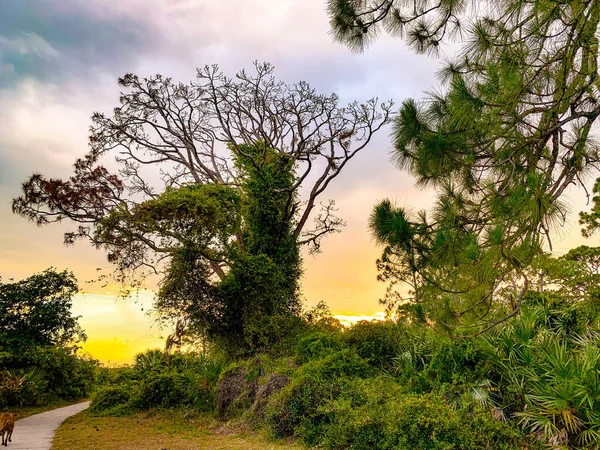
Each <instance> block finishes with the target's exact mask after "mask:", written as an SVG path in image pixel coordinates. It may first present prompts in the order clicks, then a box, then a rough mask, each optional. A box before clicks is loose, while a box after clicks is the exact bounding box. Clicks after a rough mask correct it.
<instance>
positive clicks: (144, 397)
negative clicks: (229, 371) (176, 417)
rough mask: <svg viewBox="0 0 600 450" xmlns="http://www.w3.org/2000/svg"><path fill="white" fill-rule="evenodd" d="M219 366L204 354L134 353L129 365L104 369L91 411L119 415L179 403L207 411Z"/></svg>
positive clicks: (154, 351)
mask: <svg viewBox="0 0 600 450" xmlns="http://www.w3.org/2000/svg"><path fill="white" fill-rule="evenodd" d="M223 366H224V363H223V362H222V361H220V360H219V359H217V358H207V357H206V356H204V355H199V354H194V353H174V354H169V353H166V352H163V351H161V350H148V351H146V352H144V353H140V354H138V355H136V357H135V363H134V365H133V366H131V367H127V368H114V369H105V370H104V372H103V375H102V387H101V388H100V389H99V390H98V391H97V393H96V394H95V396H94V397H93V399H92V411H93V412H94V414H99V415H115V414H119V415H120V414H126V413H129V412H132V411H136V410H147V409H152V408H173V407H183V406H186V407H193V408H195V409H196V410H197V411H210V410H212V409H213V405H214V391H215V387H216V382H217V380H218V378H219V374H220V373H221V370H222V368H223Z"/></svg>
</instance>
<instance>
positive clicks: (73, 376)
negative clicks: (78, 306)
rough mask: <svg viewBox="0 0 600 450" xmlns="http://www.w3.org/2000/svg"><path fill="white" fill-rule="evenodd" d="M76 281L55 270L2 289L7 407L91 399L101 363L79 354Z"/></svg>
mask: <svg viewBox="0 0 600 450" xmlns="http://www.w3.org/2000/svg"><path fill="white" fill-rule="evenodd" d="M76 292H77V281H76V280H75V278H74V276H73V274H72V273H70V272H67V271H63V272H57V271H56V270H54V269H47V270H46V271H44V272H42V273H40V274H35V275H32V276H31V277H29V278H27V279H25V280H21V281H18V282H14V283H6V284H0V316H1V317H0V370H2V375H1V376H0V391H1V395H0V397H1V400H0V401H1V402H2V403H3V405H6V406H16V405H18V406H37V405H44V404H47V403H48V402H52V401H55V400H57V399H63V400H77V399H80V398H84V397H87V396H88V395H89V394H90V393H91V392H92V390H93V389H94V388H95V384H96V374H97V370H98V362H97V361H95V360H93V359H91V358H89V357H87V356H81V355H79V354H78V348H77V346H76V345H75V344H76V343H77V342H79V341H81V340H85V334H84V332H83V330H82V329H81V328H80V327H79V324H78V322H77V321H78V317H74V316H73V315H72V313H71V305H72V297H73V295H74V294H75V293H76Z"/></svg>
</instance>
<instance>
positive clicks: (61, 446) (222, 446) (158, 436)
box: [52, 411, 302, 450]
mask: <svg viewBox="0 0 600 450" xmlns="http://www.w3.org/2000/svg"><path fill="white" fill-rule="evenodd" d="M74 448H76V449H78V450H97V449H99V448H110V449H111V450H155V449H156V450H189V449H194V450H209V449H214V450H233V449H244V450H283V449H289V450H301V449H302V447H300V446H298V445H296V444H293V443H285V442H273V441H270V440H269V439H267V438H266V437H265V436H263V435H261V434H258V433H256V432H252V431H250V430H248V429H242V428H236V427H231V426H228V425H224V424H222V423H219V422H216V421H215V420H213V419H210V418H206V417H203V416H200V415H198V414H196V413H193V412H186V411H174V412H171V411H169V412H153V413H143V414H136V415H134V416H128V417H93V416H91V415H90V414H89V413H88V412H83V413H81V414H77V415H76V416H73V417H71V418H69V419H67V421H66V422H64V423H63V424H62V425H61V426H60V427H59V429H58V431H57V432H56V437H55V438H54V444H53V446H52V450H71V449H74Z"/></svg>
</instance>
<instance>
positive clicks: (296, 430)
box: [265, 349, 372, 445]
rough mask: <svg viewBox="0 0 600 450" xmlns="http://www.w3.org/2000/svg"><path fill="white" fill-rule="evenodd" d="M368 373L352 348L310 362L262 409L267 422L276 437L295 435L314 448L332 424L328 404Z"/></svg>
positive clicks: (365, 363) (366, 366)
mask: <svg viewBox="0 0 600 450" xmlns="http://www.w3.org/2000/svg"><path fill="white" fill-rule="evenodd" d="M371 372H372V370H371V368H370V367H369V365H368V363H367V362H366V361H365V360H363V359H362V358H361V357H360V356H358V354H357V353H356V351H355V350H353V349H344V350H341V351H339V352H336V353H333V354H331V355H329V356H327V357H326V358H324V359H321V360H317V361H312V362H309V363H308V364H305V365H304V366H303V367H301V368H300V369H299V370H298V371H297V372H295V373H294V374H292V379H291V383H290V384H289V385H288V386H287V387H285V388H283V389H282V390H281V391H280V392H279V393H278V394H276V395H273V396H272V397H271V400H270V402H269V404H268V405H267V407H266V410H265V420H266V423H267V424H268V426H269V427H270V428H271V430H272V432H273V433H274V434H275V435H276V436H279V437H284V436H292V435H295V436H297V437H299V438H301V439H302V440H303V441H304V442H306V443H307V444H308V445H314V444H316V443H318V442H319V441H320V440H321V439H322V437H323V436H324V434H325V432H326V429H327V426H328V425H329V424H330V423H331V414H332V412H331V411H330V409H329V407H328V405H330V404H331V402H332V401H333V400H335V399H336V398H337V397H338V396H340V395H342V393H343V392H344V391H345V390H346V389H348V387H349V383H350V380H352V379H354V378H357V377H366V376H368V375H369V374H370V373H371Z"/></svg>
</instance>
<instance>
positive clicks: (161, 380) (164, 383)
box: [132, 372, 191, 409]
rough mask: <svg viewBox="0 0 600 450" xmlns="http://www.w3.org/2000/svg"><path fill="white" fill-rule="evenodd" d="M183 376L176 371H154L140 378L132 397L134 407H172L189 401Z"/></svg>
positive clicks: (183, 404)
mask: <svg viewBox="0 0 600 450" xmlns="http://www.w3.org/2000/svg"><path fill="white" fill-rule="evenodd" d="M185 381H186V380H185V377H184V376H183V375H182V374H180V373H177V372H165V373H162V372H161V373H156V374H152V376H148V377H146V378H144V379H142V380H141V381H140V383H139V386H138V389H137V391H136V392H135V395H134V396H133V398H132V406H133V407H134V408H136V409H150V408H173V407H176V406H185V405H189V404H190V403H191V399H190V397H189V395H187V394H188V392H187V390H186V386H185Z"/></svg>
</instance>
